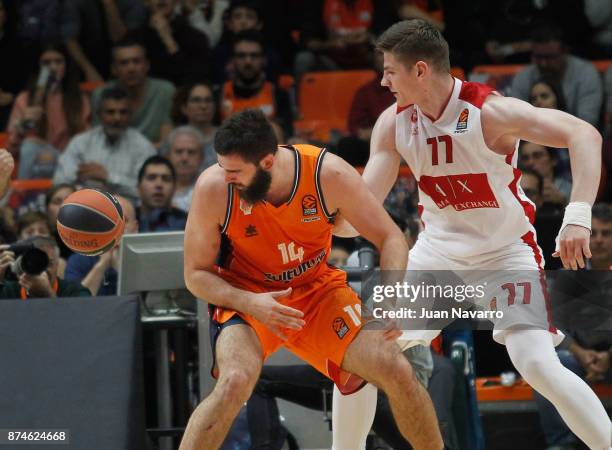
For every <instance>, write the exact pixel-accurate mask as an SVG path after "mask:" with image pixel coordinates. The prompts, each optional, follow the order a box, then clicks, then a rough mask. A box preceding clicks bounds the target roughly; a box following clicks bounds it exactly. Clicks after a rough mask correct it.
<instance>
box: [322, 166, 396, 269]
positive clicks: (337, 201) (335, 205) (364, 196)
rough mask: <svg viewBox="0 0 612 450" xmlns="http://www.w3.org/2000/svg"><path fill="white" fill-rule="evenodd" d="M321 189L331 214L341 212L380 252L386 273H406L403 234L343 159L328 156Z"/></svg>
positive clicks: (323, 167)
mask: <svg viewBox="0 0 612 450" xmlns="http://www.w3.org/2000/svg"><path fill="white" fill-rule="evenodd" d="M321 189H322V191H323V199H324V201H325V205H326V206H327V209H328V211H329V212H338V213H339V214H341V215H342V216H343V217H344V218H345V219H346V220H347V221H349V222H350V223H351V224H352V225H353V226H354V227H355V228H356V230H357V231H358V232H359V234H361V235H362V236H363V237H365V238H366V239H367V240H369V241H370V242H372V244H374V245H375V246H376V248H377V249H378V251H379V252H380V267H381V269H383V270H405V269H406V262H407V258H408V244H407V243H406V240H405V239H404V235H403V234H402V232H401V230H400V229H399V228H398V227H397V225H396V224H395V223H394V222H393V220H392V219H391V217H389V215H388V214H387V212H386V211H385V209H384V208H383V207H382V205H381V204H380V202H379V201H378V200H377V199H376V198H375V197H374V195H373V194H372V193H371V192H370V190H369V189H368V187H367V186H366V184H365V183H364V182H363V179H362V178H361V177H360V176H359V173H358V172H357V171H356V170H355V169H354V168H353V167H351V166H350V165H349V164H348V163H347V162H346V161H344V160H343V159H341V158H339V157H337V156H335V155H332V154H326V155H325V159H324V160H323V166H322V170H321Z"/></svg>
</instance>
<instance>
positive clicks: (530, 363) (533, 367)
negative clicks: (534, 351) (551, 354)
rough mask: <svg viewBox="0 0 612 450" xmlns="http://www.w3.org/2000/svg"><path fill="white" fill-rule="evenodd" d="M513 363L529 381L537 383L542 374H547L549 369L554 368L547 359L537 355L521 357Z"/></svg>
mask: <svg viewBox="0 0 612 450" xmlns="http://www.w3.org/2000/svg"><path fill="white" fill-rule="evenodd" d="M513 364H514V365H515V367H516V370H518V371H519V373H520V374H521V375H522V376H523V378H525V380H527V382H528V383H537V381H538V380H539V379H540V378H541V377H542V376H545V375H546V373H547V371H550V370H551V369H552V367H550V364H549V363H548V362H547V361H543V360H541V359H539V358H537V356H526V357H523V358H520V360H519V361H513ZM559 365H560V363H559Z"/></svg>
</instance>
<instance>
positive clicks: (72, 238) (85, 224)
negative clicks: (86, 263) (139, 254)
mask: <svg viewBox="0 0 612 450" xmlns="http://www.w3.org/2000/svg"><path fill="white" fill-rule="evenodd" d="M124 226H125V220H124V218H123V209H122V208H121V205H120V204H119V202H118V201H117V199H116V198H115V197H113V196H112V195H110V194H109V193H107V192H104V191H101V190H97V189H81V190H80V191H76V192H74V193H73V194H70V195H69V196H68V197H66V200H64V203H63V204H62V206H61V208H60V210H59V213H58V215H57V231H58V233H59V235H60V237H61V238H62V241H64V243H65V244H66V245H67V246H68V247H69V248H70V249H71V250H73V251H74V252H77V253H80V254H82V255H88V256H94V255H99V254H101V253H104V252H105V251H107V250H109V249H111V248H113V247H114V246H115V244H116V243H117V242H118V241H119V239H121V235H122V234H123V228H124Z"/></svg>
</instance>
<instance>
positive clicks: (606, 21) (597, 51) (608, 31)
mask: <svg viewBox="0 0 612 450" xmlns="http://www.w3.org/2000/svg"><path fill="white" fill-rule="evenodd" d="M584 12H585V14H586V17H587V19H588V20H589V23H590V25H591V27H593V33H592V44H593V46H594V49H593V50H594V51H593V54H592V55H591V57H592V58H593V59H609V58H612V2H610V1H608V0H584Z"/></svg>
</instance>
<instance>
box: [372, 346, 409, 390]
mask: <svg viewBox="0 0 612 450" xmlns="http://www.w3.org/2000/svg"><path fill="white" fill-rule="evenodd" d="M377 378H378V380H377V381H378V383H377V384H379V385H380V386H381V387H382V389H383V390H384V391H388V390H400V389H401V390H402V391H407V390H411V389H413V388H415V387H416V383H418V381H417V379H416V377H415V375H414V371H413V370H412V366H411V365H410V363H409V362H408V360H407V359H406V358H405V357H404V355H402V354H401V353H397V354H393V355H389V357H387V358H384V359H383V360H382V361H381V364H380V366H379V370H378V377H377Z"/></svg>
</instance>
